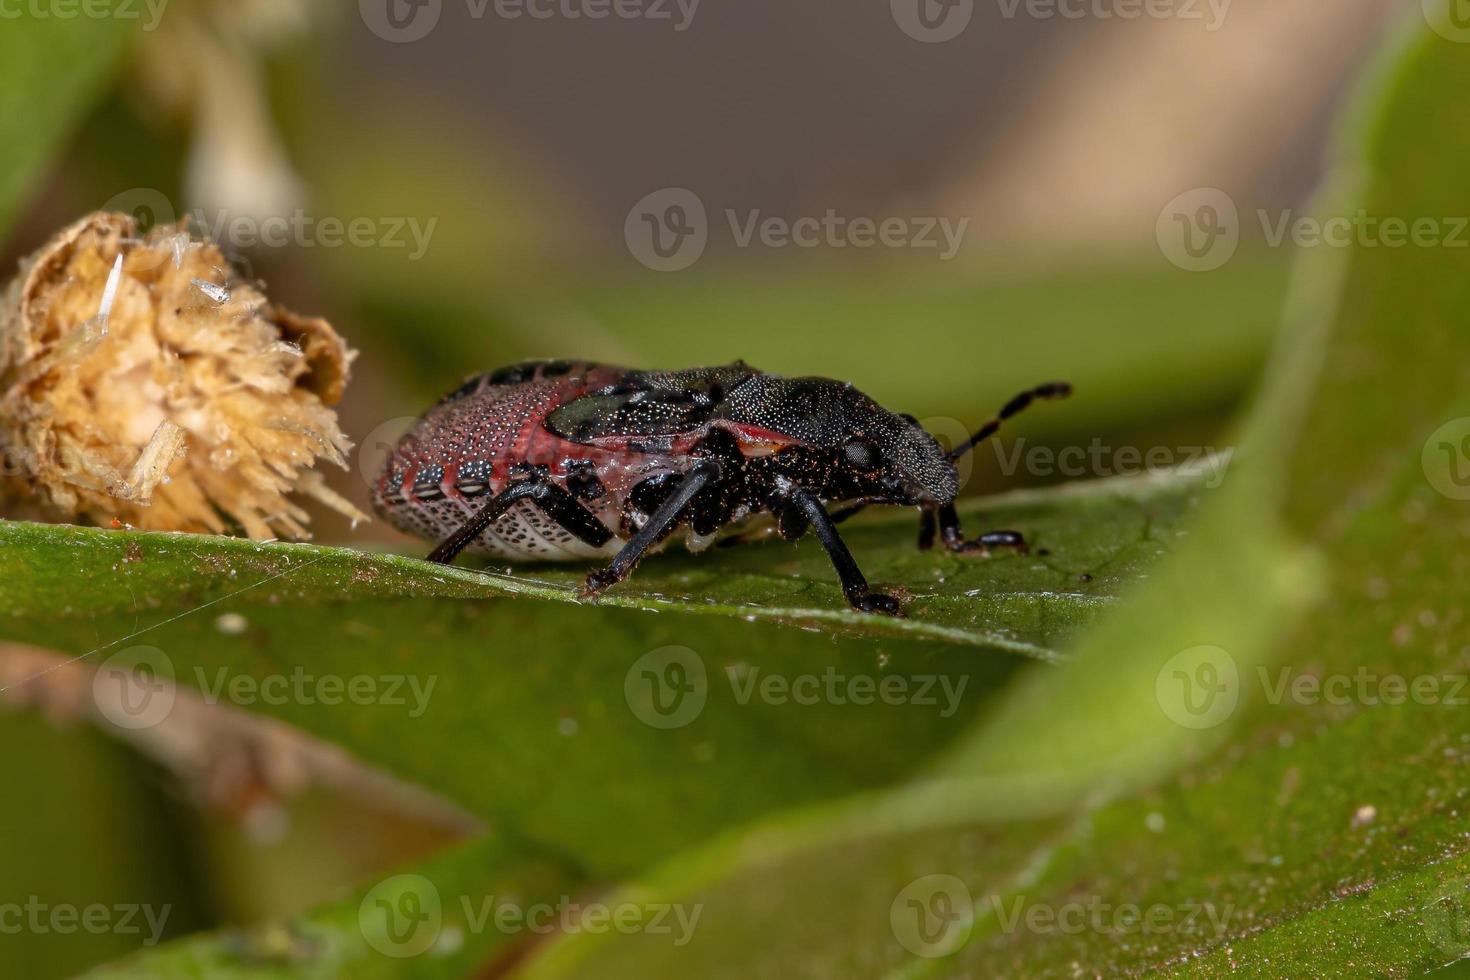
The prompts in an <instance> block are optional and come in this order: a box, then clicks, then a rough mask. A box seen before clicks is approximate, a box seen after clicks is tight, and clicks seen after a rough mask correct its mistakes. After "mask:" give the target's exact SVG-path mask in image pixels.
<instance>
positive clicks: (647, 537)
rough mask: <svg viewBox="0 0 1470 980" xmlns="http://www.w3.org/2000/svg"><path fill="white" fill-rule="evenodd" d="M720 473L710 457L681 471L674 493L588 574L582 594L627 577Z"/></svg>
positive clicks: (605, 586)
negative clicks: (609, 557) (681, 474)
mask: <svg viewBox="0 0 1470 980" xmlns="http://www.w3.org/2000/svg"><path fill="white" fill-rule="evenodd" d="M721 472H722V467H721V466H720V464H719V462H717V461H716V460H713V459H709V460H705V461H703V462H700V463H696V464H695V465H694V466H693V467H692V468H691V469H690V470H689V472H688V473H686V474H684V478H683V480H682V481H681V482H680V483H679V485H678V486H677V487H676V488H675V489H674V492H673V493H671V494H669V496H668V497H667V498H666V499H665V500H664V502H663V503H661V504H659V505H658V508H657V509H656V510H654V512H653V514H652V515H651V516H650V517H649V518H648V520H647V521H646V522H645V523H644V525H643V526H642V527H641V528H639V529H638V533H637V534H635V535H633V536H632V537H631V538H629V539H628V543H627V544H625V545H623V548H622V550H621V551H619V552H618V553H617V554H616V555H615V556H614V557H613V560H612V561H610V562H608V564H607V567H606V568H603V569H601V570H600V571H596V572H593V573H592V574H591V575H588V576H587V581H586V582H585V583H584V584H583V586H582V595H583V597H586V598H590V597H592V596H595V595H597V594H598V593H599V592H602V591H603V590H604V589H607V588H609V587H610V586H613V585H616V584H617V583H619V582H621V581H622V580H623V579H625V578H627V577H628V575H629V574H631V573H632V571H633V567H634V566H635V565H637V564H638V562H639V560H640V559H641V558H642V557H643V556H644V555H645V554H646V553H647V552H648V549H649V548H651V547H653V546H654V545H655V544H657V543H658V542H659V541H660V540H662V539H663V537H664V536H665V535H666V534H668V533H669V532H670V531H672V530H673V529H674V526H675V525H676V524H678V522H679V518H680V517H682V516H683V513H684V510H685V508H687V507H688V506H689V504H690V503H691V502H692V501H693V500H694V498H695V497H697V496H699V492H700V491H701V490H703V489H704V488H705V487H707V486H709V485H710V484H711V483H713V482H715V481H716V480H718V479H719V478H720V473H721Z"/></svg>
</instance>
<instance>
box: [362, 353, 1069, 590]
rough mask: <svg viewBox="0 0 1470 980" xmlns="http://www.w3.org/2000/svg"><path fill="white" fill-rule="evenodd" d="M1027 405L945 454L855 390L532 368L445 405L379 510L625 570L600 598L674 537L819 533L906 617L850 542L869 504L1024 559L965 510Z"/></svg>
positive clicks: (973, 547)
mask: <svg viewBox="0 0 1470 980" xmlns="http://www.w3.org/2000/svg"><path fill="white" fill-rule="evenodd" d="M1070 393H1071V388H1070V386H1068V385H1066V384H1063V383H1059V382H1058V383H1053V384H1044V385H1040V386H1039V387H1036V388H1033V389H1031V390H1030V391H1026V392H1022V393H1021V394H1019V395H1017V396H1016V397H1015V398H1013V399H1011V401H1010V402H1008V403H1007V404H1006V406H1005V407H1004V408H1002V409H1001V411H1000V413H999V414H998V415H997V416H996V417H995V418H993V419H991V420H990V421H989V422H987V423H985V425H983V426H981V427H980V429H979V431H977V432H976V433H975V434H974V435H973V436H971V437H970V438H969V439H968V440H966V441H965V442H964V444H962V445H959V446H956V447H955V448H954V449H952V450H950V451H949V452H946V451H945V450H944V449H943V448H942V447H941V446H940V445H939V443H938V442H936V441H935V439H934V437H933V436H931V435H930V434H929V433H928V432H926V431H924V429H923V428H922V427H921V426H920V425H919V423H918V421H917V420H915V419H914V418H913V417H912V416H909V415H896V414H894V413H893V412H890V411H888V410H887V409H885V408H883V407H882V406H880V405H879V404H878V403H877V402H875V401H873V400H872V399H871V398H869V397H868V396H867V395H864V394H863V393H862V392H860V391H858V390H857V389H856V388H854V387H853V386H852V385H850V384H845V383H843V382H840V381H832V380H829V379H827V378H784V377H779V376H777V375H773V374H765V373H763V372H761V371H757V370H756V369H755V368H753V367H750V366H749V365H748V364H745V363H743V362H741V361H737V362H735V363H734V364H727V365H724V366H721V367H708V368H691V369H689V370H684V371H635V370H631V369H628V368H623V367H614V366H612V365H607V364H594V363H587V362H581V361H529V362H526V363H523V364H516V365H512V366H511V367H507V368H502V369H500V370H498V371H493V372H491V373H489V374H482V375H477V376H475V377H473V378H471V379H469V380H468V381H466V382H465V383H464V384H463V385H461V386H460V387H458V388H456V389H455V390H454V391H452V392H450V393H449V394H448V395H446V396H445V397H444V398H443V399H442V400H441V401H440V402H439V403H438V404H437V405H435V406H434V407H433V408H432V409H431V410H430V411H429V412H428V413H426V414H425V415H424V417H423V419H422V420H421V421H420V422H419V423H418V424H417V425H415V426H414V428H413V429H412V431H410V432H409V433H408V434H407V435H406V436H404V437H403V439H402V440H400V441H399V443H398V445H397V446H396V447H395V448H394V450H393V453H392V454H391V455H390V456H389V458H388V461H387V464H386V465H385V466H384V469H383V473H382V475H381V476H380V477H379V478H378V481H377V484H376V486H375V487H374V492H373V506H374V507H375V508H376V509H377V511H378V513H379V514H381V515H383V517H385V518H387V519H388V521H390V522H391V523H392V524H393V525H394V526H396V527H398V528H399V529H401V530H404V531H408V532H409V533H412V534H416V535H419V536H420V537H424V538H428V539H430V540H433V541H438V542H439V545H438V547H436V548H435V549H434V550H433V551H432V552H431V553H430V554H429V556H428V557H429V561H434V562H442V563H448V562H451V561H453V560H454V558H455V556H456V555H458V554H459V553H460V552H461V551H466V550H468V551H470V552H472V553H481V554H488V555H493V556H496V557H498V558H503V559H510V560H513V561H514V560H523V561H566V560H577V559H584V560H585V559H596V558H600V557H605V558H608V559H610V560H609V561H608V563H607V564H606V565H605V566H604V567H603V568H602V569H601V570H599V571H596V572H593V573H592V574H591V575H589V576H587V581H586V585H585V587H584V594H585V595H588V596H592V595H596V594H597V593H600V592H602V591H603V590H604V589H607V588H608V587H610V586H612V585H614V584H615V583H617V582H620V581H622V580H623V579H625V578H627V577H628V574H629V573H630V572H632V570H633V566H634V565H636V564H637V563H638V561H639V559H641V558H642V557H643V556H644V555H646V554H648V553H649V552H650V551H654V550H657V549H658V548H659V547H661V546H662V545H663V544H664V543H666V542H667V541H668V540H669V539H670V538H671V537H672V536H673V535H674V534H675V532H677V531H679V530H682V531H683V532H684V538H685V543H686V544H687V546H688V547H689V549H690V550H691V551H699V550H702V549H703V548H705V547H706V546H708V545H709V543H710V542H711V541H712V540H714V538H715V537H716V536H717V534H718V533H719V532H721V531H722V530H724V529H726V528H730V527H736V526H740V525H742V524H743V523H745V522H747V521H749V520H750V519H752V518H755V517H757V516H760V515H769V516H771V517H773V518H774V519H775V524H776V529H777V531H778V532H779V533H780V535H781V536H782V537H784V538H788V539H790V538H796V537H799V536H800V535H802V534H804V533H805V532H806V531H807V530H808V529H810V530H811V531H812V532H813V533H814V534H816V536H817V538H818V540H820V541H821V542H822V546H823V547H824V548H825V549H826V550H827V554H828V556H829V557H830V558H831V559H832V564H833V565H834V566H835V567H836V569H837V576H838V578H839V579H840V580H841V582H842V591H843V593H844V594H845V595H846V596H847V601H848V602H849V603H850V604H851V605H852V606H853V607H854V608H856V609H860V610H864V611H867V612H877V613H887V614H890V615H898V614H899V605H898V601H897V600H896V599H894V598H893V597H892V596H890V595H886V594H884V593H882V592H875V591H873V590H872V589H870V588H869V587H868V582H867V580H866V579H865V578H864V577H863V573H862V572H861V571H860V570H859V569H858V566H857V563H856V562H855V561H853V558H852V555H851V554H850V553H849V552H848V550H847V546H846V545H845V544H843V542H842V538H841V537H840V536H839V535H838V533H837V526H836V525H837V524H838V523H840V522H841V521H842V520H844V519H846V518H847V517H850V516H851V515H852V514H854V513H856V512H857V511H858V510H861V509H862V508H863V507H866V506H868V505H870V504H895V505H902V506H911V507H918V508H919V509H920V512H921V516H920V525H919V547H920V548H923V549H927V548H930V547H932V546H933V544H934V539H935V537H936V534H937V536H938V537H939V540H940V542H941V543H942V544H943V546H944V547H945V548H947V549H949V550H950V551H960V552H969V551H986V550H988V549H989V548H993V547H1006V548H1018V549H1024V548H1025V540H1024V539H1023V538H1022V537H1021V535H1020V534H1017V533H1016V532H1014V531H994V532H991V533H989V534H983V535H981V536H980V537H978V538H975V539H967V538H966V537H965V536H964V533H963V532H962V531H961V529H960V520H959V516H958V515H957V514H956V512H955V506H954V501H955V495H956V494H957V493H958V492H959V477H958V474H957V472H956V470H955V462H956V460H958V459H959V458H960V457H962V456H963V455H964V454H965V453H968V452H969V451H970V450H972V449H974V448H975V446H976V445H978V444H979V443H981V442H983V441H984V440H985V439H988V438H989V437H990V436H991V435H993V434H994V433H995V431H996V429H998V428H999V427H1000V424H1001V422H1002V421H1004V420H1005V419H1008V418H1010V417H1011V416H1012V415H1015V414H1016V413H1017V412H1019V411H1021V410H1022V409H1024V408H1026V407H1027V406H1028V405H1030V404H1031V402H1032V401H1033V400H1035V399H1038V398H1061V397H1065V396H1067V395H1068V394H1070Z"/></svg>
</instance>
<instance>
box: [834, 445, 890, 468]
mask: <svg viewBox="0 0 1470 980" xmlns="http://www.w3.org/2000/svg"><path fill="white" fill-rule="evenodd" d="M842 458H843V459H845V460H846V461H847V463H848V465H849V466H851V467H853V468H854V469H859V470H862V471H863V472H871V471H873V470H876V469H878V468H879V467H880V466H882V465H883V452H882V450H880V449H879V448H878V444H877V443H875V442H874V441H873V440H871V439H865V438H863V437H862V436H857V437H855V438H852V439H849V440H847V442H845V443H843V444H842Z"/></svg>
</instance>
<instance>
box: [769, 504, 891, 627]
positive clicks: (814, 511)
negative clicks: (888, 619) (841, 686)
mask: <svg viewBox="0 0 1470 980" xmlns="http://www.w3.org/2000/svg"><path fill="white" fill-rule="evenodd" d="M783 500H784V501H785V503H787V504H788V505H789V506H792V507H795V508H796V509H797V510H798V511H799V512H800V513H801V516H802V517H804V518H805V519H806V521H807V523H808V524H810V525H811V528H812V531H813V532H814V533H815V534H816V535H817V540H818V541H820V542H822V547H823V548H825V549H827V557H828V558H830V559H832V567H833V568H835V569H837V577H838V579H840V580H841V582H842V592H843V594H844V595H845V596H847V601H848V603H849V604H850V605H851V606H852V607H853V608H854V609H857V610H860V611H861V612H873V613H884V614H886V615H889V616H902V615H903V612H902V611H901V610H900V609H899V607H898V600H897V599H895V598H893V596H891V595H885V594H884V593H882V592H874V591H873V590H872V589H869V588H868V580H867V579H866V578H864V577H863V573H862V570H861V569H859V568H858V566H857V562H855V561H853V559H852V552H850V551H848V550H847V545H846V544H844V543H843V541H842V537H841V535H839V534H838V533H837V528H836V527H835V526H834V525H833V523H832V519H831V518H830V517H828V516H827V511H826V509H825V508H824V507H822V503H821V501H819V500H817V498H816V497H814V496H812V495H811V494H810V493H807V492H806V491H805V490H802V489H800V488H793V489H790V490H788V491H786V493H785V495H784V497H783Z"/></svg>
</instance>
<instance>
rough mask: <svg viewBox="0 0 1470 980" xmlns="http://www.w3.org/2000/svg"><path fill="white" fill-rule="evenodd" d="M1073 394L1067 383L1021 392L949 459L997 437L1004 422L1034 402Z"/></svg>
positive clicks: (952, 451) (955, 449) (1052, 384)
mask: <svg viewBox="0 0 1470 980" xmlns="http://www.w3.org/2000/svg"><path fill="white" fill-rule="evenodd" d="M1071 394H1072V386H1071V385H1070V384H1068V383H1067V382H1065V381H1051V382H1048V383H1047V384H1044V385H1037V386H1036V387H1035V388H1032V389H1030V390H1029V391H1023V392H1021V393H1020V394H1019V395H1017V396H1016V397H1014V398H1012V399H1011V400H1010V401H1008V402H1006V404H1005V407H1004V408H1002V409H1001V410H1000V411H999V412H998V413H997V414H996V416H995V418H993V419H991V420H990V421H989V422H986V423H985V424H984V425H982V426H980V428H979V429H977V430H976V431H975V434H974V435H972V436H971V437H970V438H969V439H966V440H965V442H964V443H963V444H961V445H958V446H956V447H955V448H954V449H952V450H950V453H949V458H950V459H959V458H960V457H961V456H963V455H965V453H967V452H969V451H970V450H972V449H974V448H975V447H976V446H978V445H980V443H982V442H984V441H985V440H986V439H989V438H990V437H991V436H993V435H995V433H996V430H998V429H999V428H1000V425H1001V423H1002V422H1004V421H1005V420H1006V419H1008V418H1011V417H1012V416H1014V415H1018V414H1020V413H1021V412H1024V411H1025V410H1026V409H1027V408H1028V407H1030V405H1031V403H1032V402H1034V401H1037V400H1038V399H1042V398H1066V397H1067V396H1069V395H1071Z"/></svg>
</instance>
